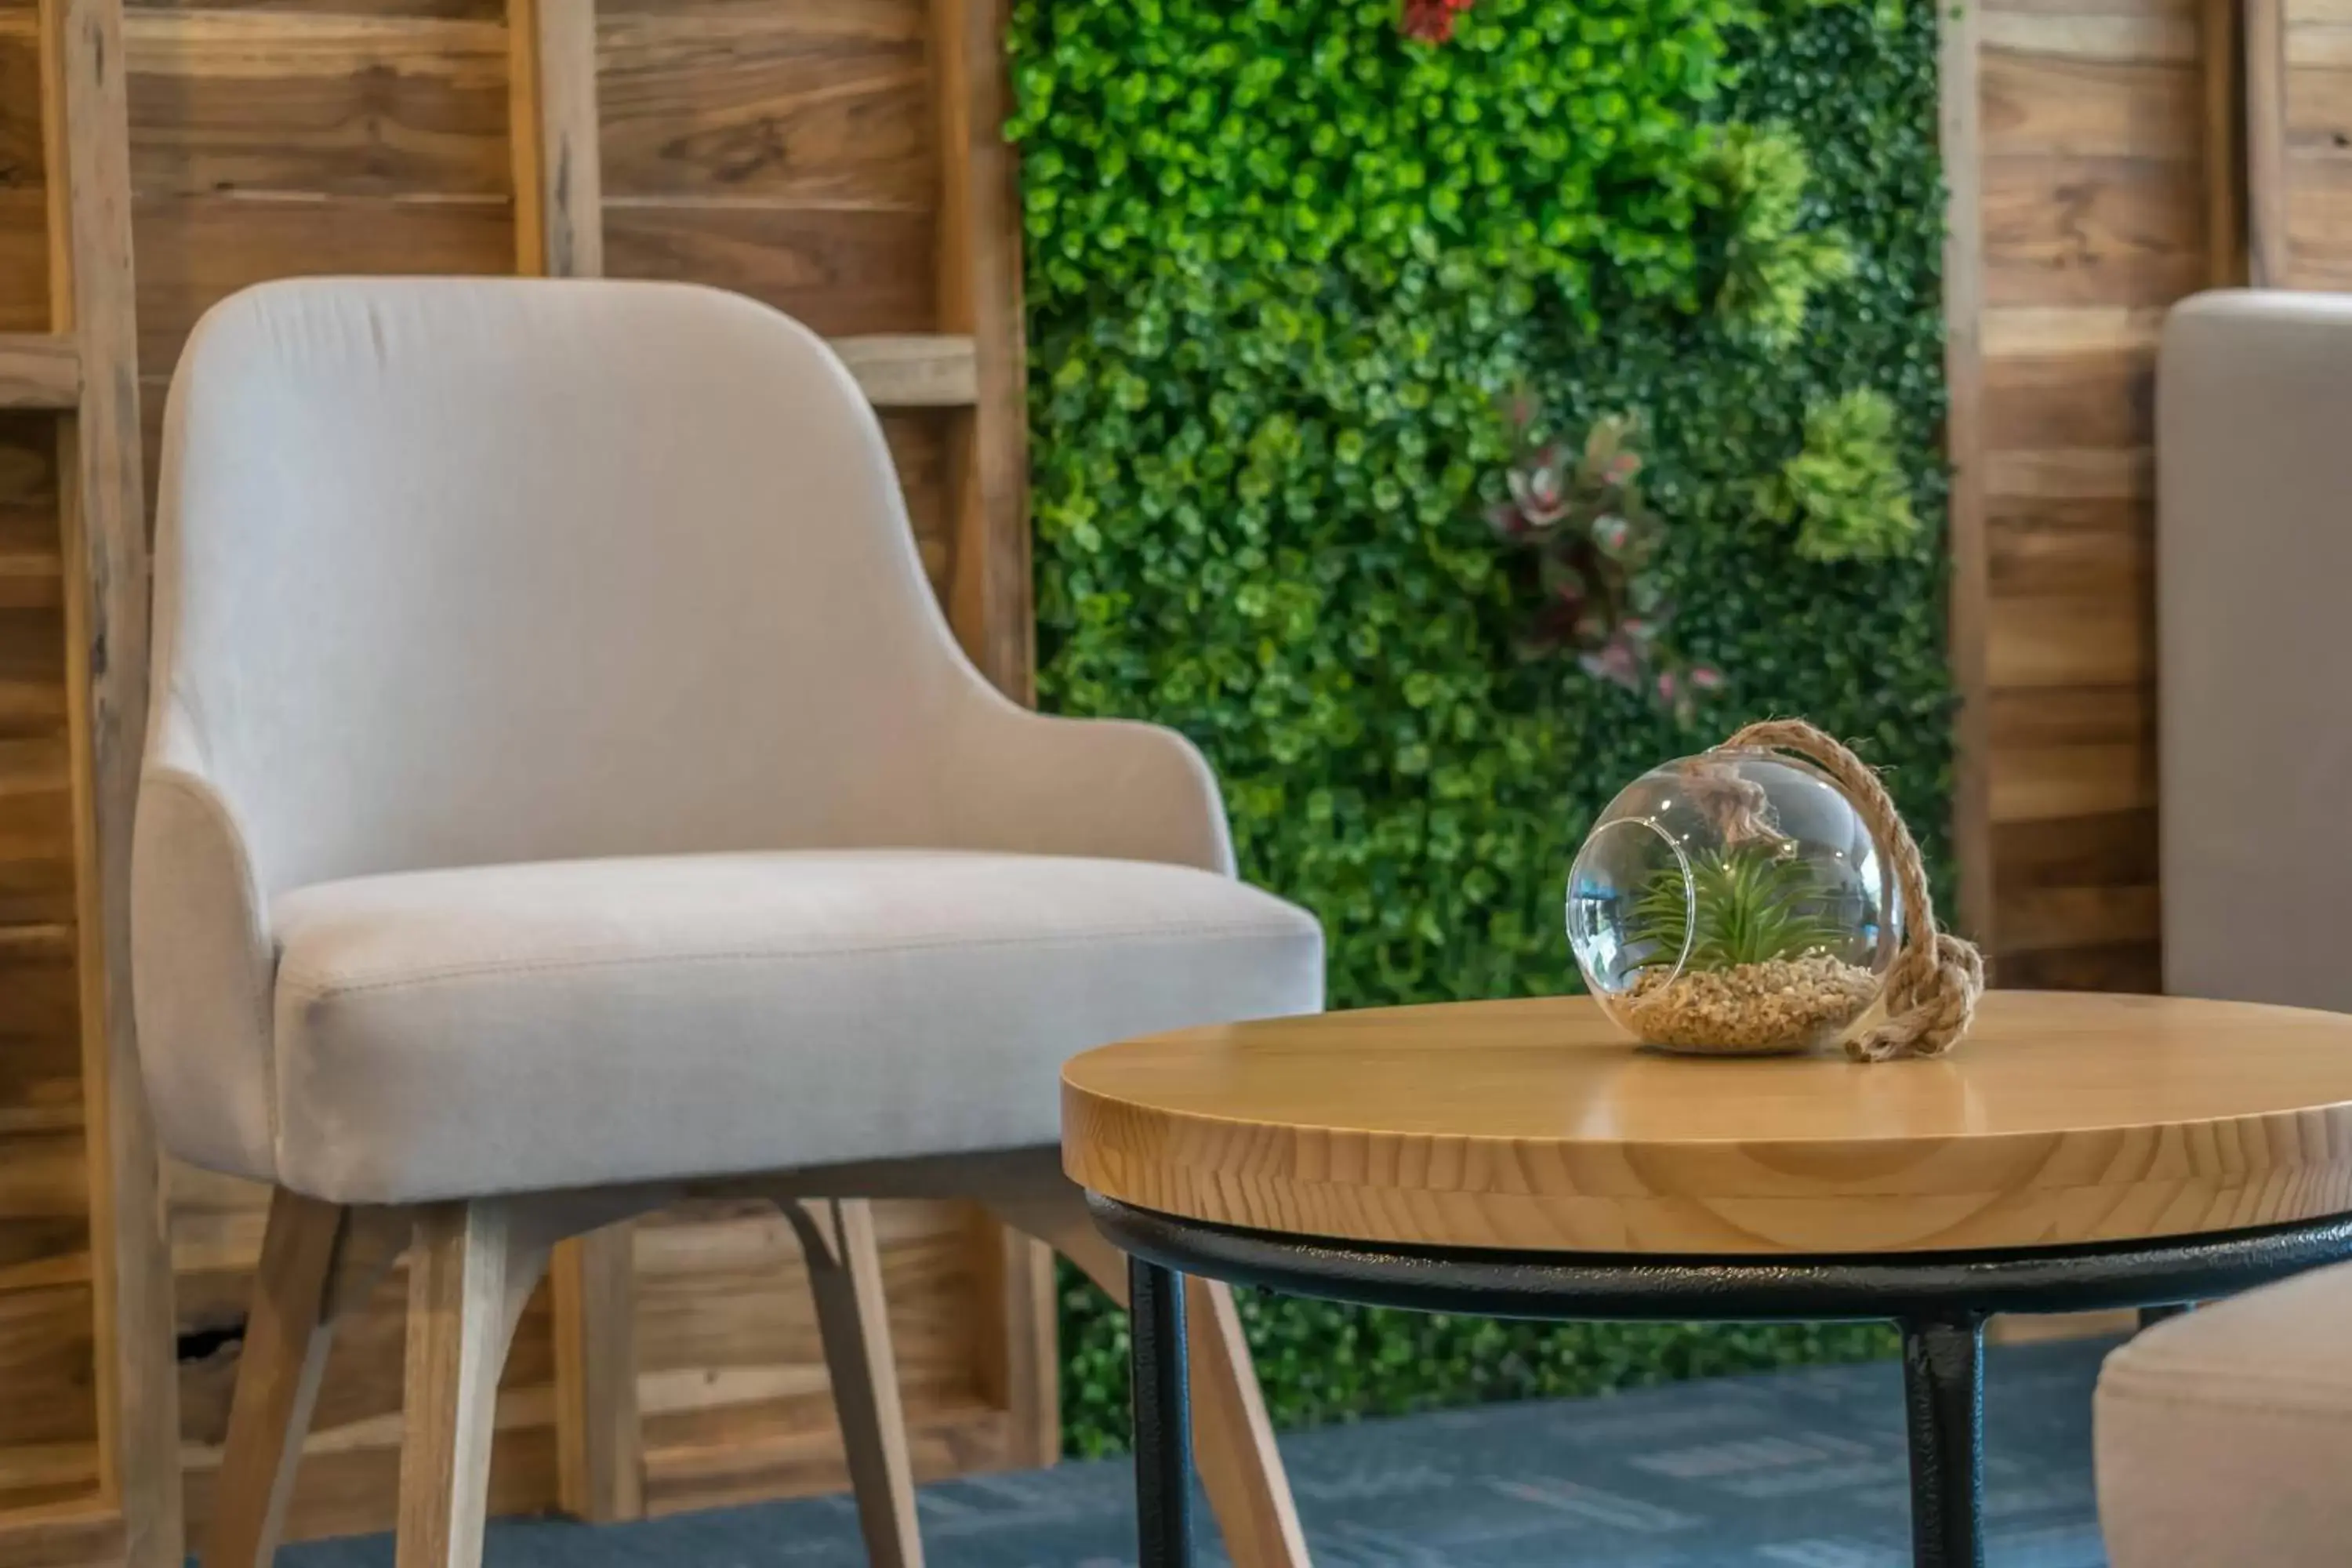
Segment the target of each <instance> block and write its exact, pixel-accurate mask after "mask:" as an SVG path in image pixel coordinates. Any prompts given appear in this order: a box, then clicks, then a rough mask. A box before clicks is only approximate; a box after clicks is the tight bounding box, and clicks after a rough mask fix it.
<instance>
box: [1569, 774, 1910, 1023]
mask: <svg viewBox="0 0 2352 1568" xmlns="http://www.w3.org/2000/svg"><path fill="white" fill-rule="evenodd" d="M1896 906H1897V897H1896V893H1895V881H1894V876H1893V872H1892V869H1891V867H1890V864H1889V861H1888V857H1887V850H1886V847H1885V846H1884V845H1881V844H1879V843H1878V842H1876V840H1875V839H1874V837H1872V834H1871V831H1870V827H1869V826H1868V824H1867V823H1865V822H1864V819H1863V816H1862V814H1861V813H1860V812H1859V811H1857V810H1856V809H1855V808H1854V804H1853V800H1852V799H1851V798H1849V797H1848V796H1847V795H1846V793H1845V791H1844V790H1843V789H1842V788H1841V787H1840V786H1839V785H1838V784H1837V783H1836V782H1835V781H1834V780H1832V779H1831V778H1830V776H1829V775H1828V774H1826V773H1822V771H1821V770H1820V769H1818V768H1815V767H1813V766H1812V765H1811V764H1810V763H1805V762H1802V761H1800V760H1798V759H1796V758H1793V757H1790V756H1785V755H1783V754H1781V753H1779V752H1763V751H1732V750H1724V751H1715V752H1706V753H1705V754H1703V755H1700V756H1696V757H1685V758H1684V759H1683V760H1681V761H1680V762H1675V763H1667V764H1666V765H1665V766H1664V767H1660V768H1653V769H1652V770H1651V771H1650V772H1648V773H1643V775H1642V776H1641V777H1640V778H1638V779H1636V780H1634V781H1633V783H1632V784H1629V785H1627V786H1626V788H1625V789H1624V790H1623V791H1622V793H1620V794H1619V795H1618V796H1617V798H1616V799H1615V800H1613V801H1611V802H1610V803H1609V807H1608V809H1607V810H1605V811H1603V812H1602V813H1601V817H1600V820H1599V821H1598V822H1597V823H1596V824H1595V825H1594V826H1593V829H1592V832H1591V836H1590V837H1587V838H1586V839H1585V841H1584V847H1583V848H1582V849H1580V851H1578V853H1577V857H1576V863H1575V864H1574V866H1573V867H1571V868H1570V871H1569V874H1568V935H1569V941H1570V943H1571V945H1573V946H1574V948H1575V949H1576V962H1577V965H1578V967H1579V968H1580V969H1582V970H1583V972H1584V981H1585V984H1587V985H1588V986H1589V987H1591V991H1592V994H1593V995H1594V996H1595V997H1597V998H1599V1000H1600V1003H1601V1008H1602V1010H1603V1011H1604V1012H1606V1013H1607V1014H1608V1015H1609V1016H1610V1017H1611V1018H1612V1019H1613V1020H1614V1021H1615V1022H1616V1023H1617V1025H1618V1026H1620V1027H1621V1028H1623V1029H1624V1030H1625V1031H1626V1032H1627V1033H1629V1034H1631V1035H1633V1036H1634V1037H1636V1038H1638V1039H1641V1040H1643V1041H1645V1042H1647V1043H1648V1044H1650V1045H1654V1046H1660V1047H1665V1048H1667V1049H1670V1050H1682V1051H1699V1052H1708V1053H1714V1054H1724V1055H1764V1054H1769V1053H1774V1052H1781V1051H1804V1050H1811V1049H1814V1048H1816V1047H1822V1046H1828V1045H1833V1044H1836V1043H1838V1042H1840V1041H1843V1040H1844V1039H1846V1038H1847V1037H1849V1036H1850V1035H1852V1034H1853V1033H1854V1032H1855V1031H1856V1026H1857V1025H1859V1024H1860V1023H1861V1022H1862V1021H1863V1019H1864V1016H1866V1015H1867V1014H1869V1012H1870V1011H1871V1008H1872V1007H1873V1005H1874V1004H1875V1003H1876V1002H1877V1001H1878V998H1879V994H1880V993H1881V992H1882V991H1883V990H1884V989H1885V981H1886V972H1887V968H1888V966H1889V965H1890V964H1892V963H1894V961H1895V953H1896V952H1897V951H1898V950H1899V949H1900V947H1901V945H1902V932H1901V930H1900V913H1899V910H1898V909H1897V907H1896Z"/></svg>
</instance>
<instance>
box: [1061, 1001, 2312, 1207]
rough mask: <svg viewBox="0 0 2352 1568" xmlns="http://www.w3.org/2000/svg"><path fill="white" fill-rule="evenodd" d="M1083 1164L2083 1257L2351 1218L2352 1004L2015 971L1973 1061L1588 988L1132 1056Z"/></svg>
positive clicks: (1087, 1074)
mask: <svg viewBox="0 0 2352 1568" xmlns="http://www.w3.org/2000/svg"><path fill="white" fill-rule="evenodd" d="M1063 1125H1064V1129H1065V1132H1064V1143H1063V1151H1064V1163H1065V1165H1066V1169H1067V1170H1068V1171H1069V1173H1070V1174H1071V1175H1072V1176H1073V1177H1074V1178H1075V1179H1076V1180H1077V1181H1078V1182H1079V1183H1080V1184H1083V1185H1085V1186H1087V1188H1089V1189H1091V1190H1093V1191H1095V1192H1098V1193H1101V1194H1106V1195H1108V1196H1110V1197H1113V1198H1117V1199H1119V1200H1121V1201H1123V1202H1126V1203H1130V1204H1133V1205H1138V1206H1139V1207H1143V1208H1148V1209H1154V1210H1158V1211H1160V1212H1163V1213H1169V1214H1175V1215H1186V1216H1189V1217H1193V1218H1198V1219H1205V1220H1211V1221H1216V1222H1220V1223H1224V1224H1231V1225H1238V1226H1252V1227H1257V1228H1264V1229H1270V1230H1277V1231H1287V1232H1292V1233H1296V1234H1305V1235H1317V1236H1325V1237H1345V1238H1351V1239H1359V1240H1371V1241H1383V1242H1393V1243H1426V1244H1433V1245H1448V1246H1475V1247H1524V1248H1538V1249H1555V1250H1594V1251H1631V1252H1654V1253H1682V1254H1754V1253H1771V1252H1888V1251H1911V1250H1934V1249H1948V1248H1974V1247H2032V1246H2062V1245H2067V1244H2073V1243H2088V1242H2099V1241H2118V1240H2126V1239H2133V1238H2141V1237H2155V1236H2170V1235H2185V1234H2191V1233H2199V1232H2208V1231H2218V1230H2230V1229H2240V1228H2244V1227H2247V1226H2261V1225H2267V1224H2273V1223H2279V1222H2284V1221H2289V1220H2295V1219H2304V1218H2310V1217H2314V1216H2317V1215H2330V1214H2336V1213H2339V1212H2344V1211H2347V1210H2352V1017H2346V1016H2336V1015H2332V1014H2324V1013H2315V1012H2306V1011H2302V1010H2297V1009H2292V1008H2280V1007H2262V1006H2253V1005H2243V1004H2230V1003H2219V1002H2198V1001H2188V1000H2182V999H2178V998H2161V997H2120V996H2093V995H2068V994H2036V993H2016V992H2007V993H2004V992H1996V993H1993V994H1990V995H1989V996H1987V998H1986V999H1985V1002H1984V1004H1983V1006H1982V1008H1981V1009H1980V1011H1979V1015H1978V1019H1977V1025H1976V1028H1975V1031H1974V1032H1973V1033H1972V1034H1971V1035H1970V1036H1969V1038H1968V1039H1966V1040H1965V1041H1963V1042H1962V1044H1961V1046H1960V1047H1959V1048H1958V1050H1957V1051H1956V1052H1954V1053H1953V1054H1952V1055H1951V1056H1949V1057H1948V1058H1943V1059H1940V1060H1934V1061H1906V1062H1895V1063H1886V1064H1880V1065H1876V1066H1867V1065H1861V1064H1856V1063H1853V1062H1849V1061H1847V1060H1846V1059H1845V1058H1843V1056H1839V1055H1835V1054H1824V1055H1817V1056H1811V1057H1784V1058H1745V1059H1728V1058H1681V1057H1673V1056H1667V1055H1664V1054H1661V1053H1658V1052H1654V1051H1650V1050H1646V1049H1643V1048H1639V1047H1635V1046H1634V1045H1633V1044H1632V1043H1631V1042H1630V1041H1628V1040H1626V1039H1625V1038H1624V1037H1622V1036H1621V1035H1620V1034H1618V1033H1617V1031H1616V1030H1615V1029H1614V1028H1613V1027H1612V1026H1611V1025H1610V1024H1609V1023H1608V1022H1607V1021H1606V1020H1605V1019H1603V1018H1602V1017H1601V1014H1600V1012H1599V1009H1598V1008H1597V1007H1596V1006H1595V1005H1593V1004H1592V1003H1591V1001H1589V1000H1587V999H1584V998H1580V997H1560V998H1550V999H1544V1000H1535V1001H1519V1002H1493V1003H1474V1004H1466V1005H1450V1006H1430V1007H1407V1008H1393V1009H1379V1010H1372V1011H1366V1012H1360V1013H1341V1014H1331V1015H1326V1016H1322V1017H1318V1018H1301V1019H1289V1020H1276V1021H1272V1022H1265V1023H1257V1024H1241V1025H1231V1026H1223V1027H1219V1028H1209V1029H1194V1030H1188V1031H1181V1032H1179V1033H1175V1034H1170V1035H1162V1036H1157V1037H1151V1038H1148V1039H1143V1040H1138V1041H1131V1042H1129V1043H1126V1044H1123V1045H1117V1046H1108V1047H1103V1048H1102V1049H1100V1050H1097V1051H1091V1052H1088V1053H1087V1054H1086V1055H1084V1056H1081V1057H1078V1058H1076V1059H1075V1060H1073V1061H1072V1062H1071V1063H1070V1064H1069V1065H1068V1067H1067V1068H1065V1069H1064V1073H1063Z"/></svg>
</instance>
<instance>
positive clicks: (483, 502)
mask: <svg viewBox="0 0 2352 1568" xmlns="http://www.w3.org/2000/svg"><path fill="white" fill-rule="evenodd" d="M165 417H166V423H165V437H164V448H163V466H162V481H161V482H162V498H161V507H160V515H159V521H158V548H157V564H156V648H157V663H156V672H157V682H156V686H155V691H154V702H155V708H154V720H153V725H154V728H153V731H152V735H151V743H150V756H151V759H152V760H153V761H156V762H159V763H164V764H167V765H172V766H178V767H184V768H186V769H188V770H190V771H192V772H194V773H199V774H202V775H203V776H205V777H206V778H207V779H209V780H210V781H211V782H212V784H214V786H215V788H217V789H218V790H219V791H220V793H221V795H223V797H224V798H225V799H226V802H227V803H228V805H229V806H230V808H231V810H232V812H233V813H234V815H235V816H236V817H237V819H238V820H239V822H240V824H241V826H243V827H244V828H245V830H246V833H247V839H248V844H249V847H250V850H251V853H252V857H253V861H254V872H255V876H256V879H257V883H258V889H259V890H260V891H261V892H262V893H263V894H264V895H265V896H267V895H268V894H269V893H272V892H276V891H278V890H281V889H286V888H288V887H291V886H296V885H299V884H303V883H309V882H315V881H320V880H324V879H331V878H337V877H345V876H353V875H360V874H365V873H371V872H378V871H387V870H402V869H413V868H424V867H444V866H464V865H473V864H480V863H485V862H491V861H498V860H512V859H547V858H564V857H573V856H593V855H611V854H648V853H665V852H691V851H696V850H706V849H725V848H749V847H798V846H822V845H836V844H850V843H872V842H891V841H894V840H905V839H907V838H908V837H910V836H911V837H919V827H918V826H917V824H916V823H915V820H914V819H915V818H916V817H918V816H919V815H920V813H921V811H922V809H923V807H922V805H921V804H920V801H921V798H922V797H923V796H924V795H926V794H927V793H928V794H936V793H937V781H920V780H917V779H913V778H910V777H908V773H910V772H912V771H914V770H912V769H910V768H909V767H908V766H906V765H902V764H903V763H905V761H906V759H907V758H908V756H909V755H911V754H913V753H914V752H917V751H919V750H920V749H921V747H920V744H919V742H921V740H922V735H923V731H924V729H925V727H926V726H927V725H930V724H933V723H935V722H938V721H940V718H941V715H943V714H944V713H946V712H948V711H949V710H951V709H952V708H953V707H954V706H955V705H956V704H957V703H958V702H959V701H961V702H965V703H968V702H969V701H970V700H971V695H972V692H971V689H972V688H973V687H974V686H976V685H978V684H979V683H980V678H979V676H978V675H977V674H976V673H975V672H974V671H973V670H972V669H971V666H970V665H969V664H968V663H967V662H966V661H965V660H964V659H963V658H962V656H961V653H960V652H958V650H957V649H956V647H955V645H954V642H953V639H952V637H950V634H949V632H948V629H947V626H946V624H945V622H944V620H943V618H942V617H941V616H940V611H939V608H938V605H937V604H936V603H935V601H934V600H933V598H932V595H931V594H930V591H929V586H928V584H926V582H925V580H924V577H923V574H922V569H921V566H920V563H919V559H918V556H917V552H916V550H915V546H914V543H913V541H912V539H911V537H910V535H909V531H908V521H907V517H906V511H905V506H904V502H903V500H902V499H901V497H900V494H899V489H898V480H897V478H896V474H895V472H894V470H893V468H892V466H891V459H890V454H889V452H888V449H887V447H886V446H885V444H884V441H883V438H882V434H881V430H880V427H879V426H878V425H877V422H876V420H875V417H874V415H873V413H872V411H871V410H870V409H869V408H868V407H867V406H866V403H865V400H864V398H863V397H862V396H861V395H859V393H858V391H857V389H856V385H855V384H854V383H853V382H852V381H851V379H850V377H849V375H848V374H847V372H846V371H845V370H844V369H843V367H842V366H841V364H840V363H839V362H838V361H837V360H836V359H835V357H834V356H833V354H832V353H831V352H830V351H829V350H828V349H827V348H826V347H825V346H824V343H823V342H821V341H820V340H818V339H817V338H816V337H814V335H813V334H811V333H810V332H809V331H806V330H805V329H804V328H803V327H802V326H800V325H799V324H798V323H797V322H794V321H791V320H790V319H788V318H787V317H784V316H782V315H780V314H778V313H777V312H775V311H773V310H769V309H767V308H766V307H764V306H761V305H759V304H756V303H754V302H752V301H751V300H743V299H740V298H738V297H735V296H732V295H728V294H724V293H720V292H717V291H715V290H711V289H698V288H692V287H687V286H681V285H669V284H657V283H618V282H551V281H545V280H524V279H306V280H301V281H294V282H285V283H273V284H268V285H266V286H263V287H261V288H257V289H250V290H247V292H245V293H242V294H239V295H237V296H236V297H235V298H233V299H231V300H226V301H225V302H224V303H222V304H221V305H220V306H218V307H217V308H216V309H215V310H213V311H212V312H211V313H210V314H209V315H207V316H206V317H205V320H204V321H203V323H202V324H201V325H200V326H199V327H198V329H197V331H196V333H195V335H194V339H193V340H192V341H191V342H190V344H189V346H188V350H187V353H186V355H185V357H184V359H183V361H182V363H181V365H180V369H179V372H178V374H177V375H176V376H175V377H174V378H173V386H172V395H171V400H170V405H169V410H168V412H167V414H166V416H165ZM925 784H928V786H929V788H928V791H927V790H926V788H925V787H923V786H924V785H925Z"/></svg>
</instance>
